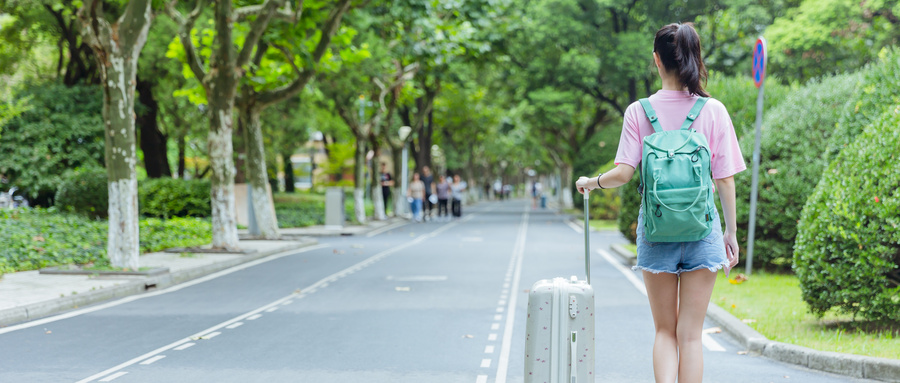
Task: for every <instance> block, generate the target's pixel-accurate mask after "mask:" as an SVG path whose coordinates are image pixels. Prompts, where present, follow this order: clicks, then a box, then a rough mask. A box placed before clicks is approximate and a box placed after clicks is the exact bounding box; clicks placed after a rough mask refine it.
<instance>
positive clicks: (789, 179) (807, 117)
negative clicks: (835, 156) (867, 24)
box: [735, 74, 862, 270]
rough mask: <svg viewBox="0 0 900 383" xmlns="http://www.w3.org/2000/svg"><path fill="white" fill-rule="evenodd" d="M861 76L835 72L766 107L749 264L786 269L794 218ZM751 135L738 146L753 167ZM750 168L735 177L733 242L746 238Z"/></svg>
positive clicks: (826, 158) (827, 158)
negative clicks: (735, 228)
mask: <svg viewBox="0 0 900 383" xmlns="http://www.w3.org/2000/svg"><path fill="white" fill-rule="evenodd" d="M861 80H862V76H861V75H860V74H850V75H840V76H835V77H830V78H827V79H824V80H821V81H811V82H810V83H809V84H807V85H806V86H804V87H802V88H800V89H797V90H796V91H794V92H792V93H791V94H789V95H788V97H787V98H786V99H785V100H784V101H783V102H782V103H780V104H779V105H778V106H776V107H775V108H772V110H771V111H767V112H766V116H765V120H764V124H763V132H762V141H761V146H760V147H761V151H760V169H759V194H758V199H757V209H756V239H755V244H754V246H755V251H754V254H753V262H754V265H760V266H762V267H769V268H772V269H782V270H789V269H790V265H791V260H792V258H793V245H794V240H795V238H796V236H797V220H799V219H800V212H801V209H802V208H803V205H804V204H805V203H806V198H807V197H808V196H809V195H810V194H812V191H813V188H814V187H815V185H816V183H818V182H819V178H820V177H821V176H822V171H823V170H824V169H825V167H826V166H827V165H828V163H829V162H830V161H831V158H830V156H828V152H827V151H826V150H824V149H825V147H826V146H827V145H828V142H829V139H830V138H831V136H832V135H833V134H834V133H835V131H837V130H840V126H839V125H838V121H839V120H840V118H841V115H842V114H843V111H844V108H845V105H846V104H847V100H848V99H850V98H852V97H853V96H854V94H855V93H856V90H857V88H858V86H859V83H860V81H861ZM754 141H755V137H754V134H751V133H749V132H748V134H746V135H745V136H744V137H742V138H741V140H740V144H741V151H742V152H743V155H744V159H745V161H746V163H747V168H748V169H752V156H753V145H754ZM751 173H752V171H745V172H741V173H738V174H737V175H736V176H735V185H736V193H737V223H738V243H739V244H740V245H742V246H744V245H746V243H747V228H748V221H749V217H750V191H751V186H752V185H751V181H752V174H751Z"/></svg>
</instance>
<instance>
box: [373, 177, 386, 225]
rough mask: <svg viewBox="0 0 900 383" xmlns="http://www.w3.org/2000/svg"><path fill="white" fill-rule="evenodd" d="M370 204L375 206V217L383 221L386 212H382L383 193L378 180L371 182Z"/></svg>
mask: <svg viewBox="0 0 900 383" xmlns="http://www.w3.org/2000/svg"><path fill="white" fill-rule="evenodd" d="M372 204H373V205H374V207H375V219H376V220H378V221H384V220H386V219H387V214H386V213H385V212H384V208H385V206H384V195H383V194H382V193H381V184H380V183H379V182H373V183H372Z"/></svg>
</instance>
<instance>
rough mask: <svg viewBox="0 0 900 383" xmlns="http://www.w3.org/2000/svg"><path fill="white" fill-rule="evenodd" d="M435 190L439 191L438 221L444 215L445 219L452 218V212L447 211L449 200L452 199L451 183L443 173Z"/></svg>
mask: <svg viewBox="0 0 900 383" xmlns="http://www.w3.org/2000/svg"><path fill="white" fill-rule="evenodd" d="M435 190H436V192H437V193H436V194H437V200H438V221H440V220H441V219H442V217H443V219H444V220H450V214H449V212H448V211H447V202H448V201H449V200H450V183H449V182H447V177H445V176H444V175H443V174H441V176H440V178H438V182H437V184H436V185H435Z"/></svg>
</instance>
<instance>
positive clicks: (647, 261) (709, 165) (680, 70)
mask: <svg viewBox="0 0 900 383" xmlns="http://www.w3.org/2000/svg"><path fill="white" fill-rule="evenodd" d="M653 61H654V62H655V64H656V68H657V70H658V74H659V77H660V79H661V80H662V81H661V83H662V89H661V90H660V91H658V92H656V93H655V94H653V95H652V96H650V97H649V99H646V100H641V101H640V102H634V103H632V104H631V105H630V106H629V107H628V109H626V110H625V115H624V123H623V126H622V136H621V138H620V140H619V147H618V153H617V154H616V159H615V163H616V164H617V166H616V167H615V168H614V169H612V170H610V171H609V172H607V173H605V174H600V175H599V176H597V177H593V178H588V177H581V178H579V179H578V181H576V183H575V186H576V187H577V188H578V191H579V192H582V193H584V192H587V191H590V190H591V189H597V188H600V189H603V188H614V187H619V186H622V185H624V184H626V183H627V182H628V181H629V180H631V178H632V176H633V175H634V170H635V168H636V167H637V166H641V167H648V166H659V165H658V164H659V163H662V162H663V161H662V159H663V157H660V159H656V157H650V156H653V155H654V154H657V153H650V154H648V153H644V147H645V146H647V145H648V144H647V143H646V142H647V141H645V139H646V137H648V136H651V135H652V134H654V132H663V131H664V132H665V133H667V134H668V133H679V132H678V131H679V130H684V129H682V128H680V127H679V125H687V126H689V127H690V133H685V134H689V135H693V134H700V135H703V138H704V139H705V142H708V143H709V144H710V145H709V146H707V147H704V146H699V147H698V149H697V150H696V151H695V152H694V153H695V154H694V156H696V157H691V158H692V162H694V163H697V164H696V165H693V166H694V168H693V169H695V170H694V172H695V173H694V172H691V173H693V174H694V177H696V178H695V179H696V182H698V183H699V184H700V186H698V188H699V189H700V190H704V191H703V193H706V191H705V190H711V187H712V185H710V184H712V183H713V181H714V183H715V191H716V193H718V194H719V200H720V202H721V203H722V213H723V218H724V221H725V230H724V232H723V230H722V222H721V221H720V218H719V213H718V211H717V209H716V207H715V203H714V202H713V201H712V194H711V193H710V194H708V197H707V198H708V199H707V198H703V202H702V204H707V206H710V205H711V208H709V207H705V206H702V205H701V203H700V202H698V201H699V200H700V199H701V196H698V197H697V198H696V199H694V200H693V201H694V202H693V204H692V205H690V206H694V205H698V206H700V209H695V210H699V211H695V212H693V213H692V212H689V211H688V212H685V211H686V210H687V209H689V208H690V206H689V207H687V208H685V207H684V205H687V204H682V203H680V202H679V201H678V200H676V201H675V203H674V204H673V203H672V199H671V198H670V199H669V204H672V206H674V207H670V206H669V205H665V204H664V203H663V201H662V200H661V199H660V197H659V196H660V195H667V194H663V191H666V192H672V191H673V190H675V189H665V190H663V191H660V192H659V193H657V189H656V187H657V185H654V184H649V185H648V184H646V183H645V184H644V186H643V187H644V190H643V191H644V193H646V194H645V196H644V202H645V203H647V202H649V201H651V198H655V199H656V201H658V202H656V203H653V204H650V205H649V206H647V205H646V204H645V205H644V206H642V207H641V209H640V211H639V214H638V219H637V265H636V266H635V267H634V269H635V270H641V271H642V272H643V277H644V278H643V279H644V285H645V286H646V288H647V298H648V299H649V301H650V312H651V314H652V315H653V324H654V326H655V327H656V336H655V341H654V344H653V374H654V377H655V378H656V382H657V383H663V382H664V383H671V382H675V380H676V378H677V380H678V381H679V382H700V381H702V380H703V346H702V344H701V335H703V333H702V332H703V319H704V318H705V317H706V308H707V307H708V306H709V298H710V294H711V293H712V291H713V287H714V286H715V283H716V272H717V271H718V270H719V269H721V268H725V270H726V272H727V271H728V270H729V269H730V268H731V267H734V266H735V265H736V264H737V262H738V250H739V249H738V242H737V226H736V220H737V218H736V217H737V215H736V213H735V211H736V205H735V186H734V175H735V174H737V173H738V172H741V171H743V170H745V169H746V168H747V167H746V165H745V164H744V157H743V156H742V155H741V148H740V145H738V140H737V135H736V134H735V131H734V126H733V125H732V122H731V117H729V116H728V111H727V110H726V109H725V106H724V105H722V103H721V102H719V101H717V100H715V99H712V98H709V99H702V98H708V97H709V93H707V92H706V90H704V89H703V82H704V80H705V79H706V69H705V67H704V66H703V59H702V57H701V53H700V36H699V35H698V34H697V31H695V30H694V27H693V26H692V25H691V24H690V23H687V24H669V25H666V26H664V27H662V28H660V29H659V31H657V32H656V38H655V40H654V42H653ZM704 102H706V104H705V105H706V106H705V107H703V105H704ZM697 105H699V108H700V109H699V112H697V111H693V112H692V110H694V109H695V108H697ZM654 110H655V111H656V112H655V113H654V112H653V111H654ZM648 116H652V117H648ZM685 116H688V119H687V120H685ZM682 121H684V123H683V122H682ZM685 129H686V128H685ZM659 134H662V133H659ZM658 137H659V136H658ZM651 140H652V138H651ZM696 140H700V138H696ZM695 142H696V141H695ZM684 146H685V144H682V147H684ZM700 148H702V149H705V152H706V153H704V155H700V154H699V153H700V150H699V149H700ZM675 152H676V150H669V151H668V156H669V157H673V158H669V159H667V160H675V159H679V160H680V159H681V158H674V157H675V156H676V155H678V154H679V153H675ZM660 153H662V154H661V155H660V156H665V155H666V151H665V150H661V151H660ZM687 154H690V152H688V153H687ZM681 155H684V153H681ZM648 158H654V159H653V160H648V162H649V161H656V162H655V163H652V164H651V163H641V162H642V161H644V160H645V159H648ZM694 158H696V159H694ZM673 162H674V161H673ZM687 166H691V165H690V163H687ZM659 169H660V168H656V169H655V170H659ZM671 169H673V170H672V172H676V171H678V172H682V173H673V174H667V172H662V173H661V174H656V173H653V174H655V175H654V176H653V177H654V178H655V179H657V180H663V181H664V182H667V183H668V182H672V181H671V180H673V179H676V180H677V179H679V177H683V178H686V179H691V178H693V177H690V175H688V176H687V177H684V173H687V172H690V171H689V170H686V169H685V167H677V166H674V165H673V166H672V167H671ZM642 173H643V175H644V177H647V173H645V172H642ZM667 196H671V194H668V195H667ZM679 208H681V209H684V210H678V209H679ZM645 209H648V210H645ZM649 209H652V210H649ZM682 213H684V214H688V215H689V216H690V215H691V214H696V215H694V217H697V216H700V217H705V218H706V222H702V221H700V220H698V219H696V218H694V221H696V222H697V224H693V225H692V226H687V227H682V226H685V225H688V224H692V223H691V222H689V221H685V222H684V225H681V224H679V225H675V224H669V225H666V226H656V225H654V226H653V227H652V231H651V226H650V225H649V224H651V223H654V222H655V223H657V224H658V223H659V222H665V221H659V220H661V219H663V217H671V216H672V215H673V214H682ZM704 213H705V214H704ZM650 214H652V216H648V215H650ZM682 217H683V216H682ZM648 220H650V222H648ZM669 222H679V221H678V220H677V219H676V220H675V221H669ZM698 224H699V227H698ZM707 225H708V226H707ZM676 229H680V230H681V231H680V232H679V231H678V230H676ZM705 230H708V231H705ZM663 231H665V232H666V233H667V234H669V233H672V232H677V233H679V235H673V236H671V237H670V238H667V237H666V236H663V235H662V234H660V232H663ZM704 233H709V234H708V235H706V237H705V238H701V239H700V240H694V241H684V242H680V240H681V239H683V238H687V239H690V238H696V237H697V236H702V235H703V234H704ZM648 238H653V240H654V242H651V241H650V240H649V239H648Z"/></svg>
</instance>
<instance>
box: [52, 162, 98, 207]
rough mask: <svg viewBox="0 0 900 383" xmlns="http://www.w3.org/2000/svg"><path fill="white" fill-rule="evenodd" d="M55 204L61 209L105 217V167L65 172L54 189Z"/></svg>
mask: <svg viewBox="0 0 900 383" xmlns="http://www.w3.org/2000/svg"><path fill="white" fill-rule="evenodd" d="M54 203H55V206H56V208H57V209H59V210H61V211H68V212H73V213H78V214H82V215H85V216H87V217H90V218H106V217H107V215H108V214H109V178H108V176H107V174H106V169H103V168H93V169H87V170H78V171H72V172H68V173H66V175H65V176H64V177H63V180H62V182H61V183H60V185H59V189H57V191H56V198H55V202H54Z"/></svg>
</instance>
